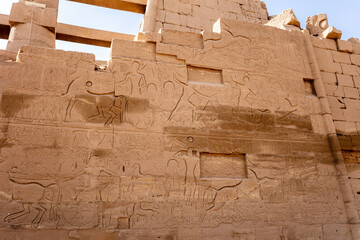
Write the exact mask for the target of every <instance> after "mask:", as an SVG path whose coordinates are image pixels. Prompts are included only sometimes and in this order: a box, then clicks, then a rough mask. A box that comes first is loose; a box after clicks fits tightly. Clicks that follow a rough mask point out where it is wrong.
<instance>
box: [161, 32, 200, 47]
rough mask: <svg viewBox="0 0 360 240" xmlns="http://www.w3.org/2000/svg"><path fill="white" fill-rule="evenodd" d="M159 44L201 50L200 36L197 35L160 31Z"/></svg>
mask: <svg viewBox="0 0 360 240" xmlns="http://www.w3.org/2000/svg"><path fill="white" fill-rule="evenodd" d="M161 42H162V43H167V44H175V45H181V46H188V47H194V48H203V38H202V35H201V34H197V33H190V32H182V31H175V30H166V29H163V30H162V31H161Z"/></svg>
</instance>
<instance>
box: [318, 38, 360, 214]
mask: <svg viewBox="0 0 360 240" xmlns="http://www.w3.org/2000/svg"><path fill="white" fill-rule="evenodd" d="M313 41H314V42H313V43H314V46H315V49H316V53H317V57H318V62H319V67H320V70H321V71H322V78H323V80H324V85H325V89H326V93H327V95H328V100H329V104H330V107H331V112H332V116H333V119H334V124H335V128H336V132H337V134H338V138H339V141H340V145H341V149H342V152H343V157H344V159H345V163H346V167H347V169H348V171H349V178H350V179H351V185H352V188H353V192H354V195H355V196H356V199H357V200H356V204H357V209H358V211H360V189H359V186H360V182H359V179H360V175H359V171H360V165H359V164H360V97H359V94H360V44H359V43H355V42H350V41H343V40H337V41H334V40H330V39H322V40H320V39H319V38H313Z"/></svg>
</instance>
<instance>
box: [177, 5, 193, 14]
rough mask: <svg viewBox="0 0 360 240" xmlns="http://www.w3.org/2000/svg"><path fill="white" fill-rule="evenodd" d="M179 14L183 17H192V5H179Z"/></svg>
mask: <svg viewBox="0 0 360 240" xmlns="http://www.w3.org/2000/svg"><path fill="white" fill-rule="evenodd" d="M179 14H182V15H191V14H192V5H191V4H189V3H183V2H180V3H179Z"/></svg>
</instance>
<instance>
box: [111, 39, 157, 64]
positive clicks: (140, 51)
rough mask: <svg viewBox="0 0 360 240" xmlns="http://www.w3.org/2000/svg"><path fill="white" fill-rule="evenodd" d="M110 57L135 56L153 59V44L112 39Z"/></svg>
mask: <svg viewBox="0 0 360 240" xmlns="http://www.w3.org/2000/svg"><path fill="white" fill-rule="evenodd" d="M110 56H111V57H110V58H116V57H122V58H137V59H145V60H155V44H154V43H147V42H134V41H126V40H121V39H113V41H112V43H111V54H110Z"/></svg>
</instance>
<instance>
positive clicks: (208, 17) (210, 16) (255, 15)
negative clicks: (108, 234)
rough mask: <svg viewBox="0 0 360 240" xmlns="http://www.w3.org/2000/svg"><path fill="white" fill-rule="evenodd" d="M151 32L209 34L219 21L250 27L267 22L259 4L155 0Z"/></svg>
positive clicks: (224, 0)
mask: <svg viewBox="0 0 360 240" xmlns="http://www.w3.org/2000/svg"><path fill="white" fill-rule="evenodd" d="M154 2H156V7H155V6H154V8H156V17H155V22H154V26H152V29H153V31H154V32H158V31H159V30H160V29H161V28H162V29H171V30H181V31H185V32H195V33H200V32H201V31H212V28H213V24H214V23H215V22H216V21H217V20H218V19H219V18H220V17H223V18H228V19H234V20H239V21H245V22H251V23H265V22H267V21H268V20H267V18H268V13H267V9H266V5H265V3H264V2H263V1H259V0H180V1H179V0H159V1H157V0H156V1H154Z"/></svg>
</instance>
